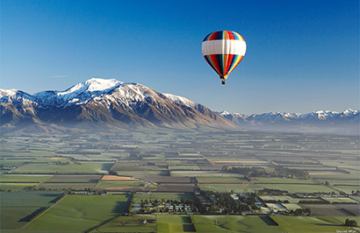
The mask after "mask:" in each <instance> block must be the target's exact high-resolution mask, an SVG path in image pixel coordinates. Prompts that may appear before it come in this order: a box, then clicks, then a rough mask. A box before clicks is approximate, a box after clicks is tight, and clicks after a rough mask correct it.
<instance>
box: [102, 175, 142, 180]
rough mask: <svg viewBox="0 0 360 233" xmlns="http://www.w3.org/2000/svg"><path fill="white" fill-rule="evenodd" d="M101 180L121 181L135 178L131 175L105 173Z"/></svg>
mask: <svg viewBox="0 0 360 233" xmlns="http://www.w3.org/2000/svg"><path fill="white" fill-rule="evenodd" d="M101 180H122V181H132V180H135V179H134V178H132V177H128V176H111V175H105V176H103V178H102V179H101Z"/></svg>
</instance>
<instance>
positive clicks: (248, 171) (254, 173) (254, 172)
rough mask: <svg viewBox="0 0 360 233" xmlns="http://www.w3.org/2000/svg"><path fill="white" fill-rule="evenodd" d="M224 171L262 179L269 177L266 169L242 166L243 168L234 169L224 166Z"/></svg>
mask: <svg viewBox="0 0 360 233" xmlns="http://www.w3.org/2000/svg"><path fill="white" fill-rule="evenodd" d="M222 170H223V171H227V172H231V173H239V174H244V175H247V176H250V177H261V176H267V175H268V173H267V172H266V170H265V168H263V167H252V166H242V167H232V166H223V167H222Z"/></svg>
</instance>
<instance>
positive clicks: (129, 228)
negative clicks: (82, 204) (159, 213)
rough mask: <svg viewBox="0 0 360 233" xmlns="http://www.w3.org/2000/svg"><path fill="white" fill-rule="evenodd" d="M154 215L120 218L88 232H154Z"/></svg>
mask: <svg viewBox="0 0 360 233" xmlns="http://www.w3.org/2000/svg"><path fill="white" fill-rule="evenodd" d="M155 221H156V218H155V215H149V214H147V215H136V216H120V217H117V218H115V219H113V220H111V221H109V222H107V223H105V224H103V225H101V226H99V227H97V228H95V229H93V230H92V231H90V232H91V233H96V232H156V231H157V226H156V225H157V224H156V222H155Z"/></svg>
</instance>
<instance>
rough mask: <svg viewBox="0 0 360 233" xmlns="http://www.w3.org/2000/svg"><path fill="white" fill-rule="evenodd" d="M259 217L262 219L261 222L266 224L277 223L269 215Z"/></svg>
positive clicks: (272, 224) (273, 224)
mask: <svg viewBox="0 0 360 233" xmlns="http://www.w3.org/2000/svg"><path fill="white" fill-rule="evenodd" d="M259 218H260V219H261V220H263V222H265V223H266V225H268V226H278V225H279V224H277V222H275V221H274V220H273V219H272V218H270V217H269V216H259Z"/></svg>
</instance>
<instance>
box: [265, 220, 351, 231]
mask: <svg viewBox="0 0 360 233" xmlns="http://www.w3.org/2000/svg"><path fill="white" fill-rule="evenodd" d="M271 218H272V219H273V220H274V221H275V222H276V223H277V224H278V225H279V227H280V228H281V229H282V230H284V232H288V233H311V232H324V233H329V232H350V231H351V232H352V230H353V229H352V228H351V227H347V226H343V224H344V222H342V221H340V220H339V219H336V218H333V217H302V216H286V217H284V216H271Z"/></svg>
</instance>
